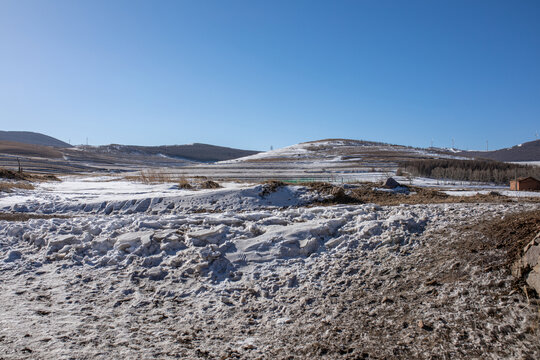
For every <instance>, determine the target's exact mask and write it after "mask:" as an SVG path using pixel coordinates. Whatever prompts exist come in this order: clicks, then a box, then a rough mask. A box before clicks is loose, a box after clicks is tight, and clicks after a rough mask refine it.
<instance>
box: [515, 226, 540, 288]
mask: <svg viewBox="0 0 540 360" xmlns="http://www.w3.org/2000/svg"><path fill="white" fill-rule="evenodd" d="M512 274H513V275H514V276H516V277H518V278H524V279H525V281H526V282H527V285H529V286H530V287H531V288H533V289H534V290H535V291H536V293H537V294H540V233H538V235H536V237H535V238H534V239H533V240H532V241H531V242H530V243H528V244H527V246H525V249H524V251H523V256H522V257H521V259H519V260H518V261H517V262H516V263H515V264H514V265H513V267H512Z"/></svg>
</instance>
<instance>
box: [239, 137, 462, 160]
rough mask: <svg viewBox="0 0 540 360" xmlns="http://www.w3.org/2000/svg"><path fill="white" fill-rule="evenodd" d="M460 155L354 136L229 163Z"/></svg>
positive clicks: (390, 158)
mask: <svg viewBox="0 0 540 360" xmlns="http://www.w3.org/2000/svg"><path fill="white" fill-rule="evenodd" d="M456 157H458V156H456V155H455V154H453V153H449V152H448V151H444V150H443V149H420V148H413V147H408V146H402V145H391V144H385V143H380V142H373V141H364V140H353V139H324V140H317V141H309V142H304V143H300V144H296V145H291V146H287V147H284V148H281V149H276V150H271V151H267V152H262V153H258V154H255V155H251V156H246V157H243V158H239V159H235V160H232V161H228V163H240V162H251V163H265V162H266V163H269V162H317V163H319V164H322V163H326V165H338V164H349V165H351V166H353V165H362V166H383V165H384V166H386V165H388V164H392V166H395V165H396V164H397V163H398V162H400V161H403V160H411V159H440V158H450V159H453V158H456Z"/></svg>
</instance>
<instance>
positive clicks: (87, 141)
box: [86, 137, 88, 146]
mask: <svg viewBox="0 0 540 360" xmlns="http://www.w3.org/2000/svg"><path fill="white" fill-rule="evenodd" d="M86 146H88V137H86Z"/></svg>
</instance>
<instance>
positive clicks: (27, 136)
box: [0, 130, 72, 148]
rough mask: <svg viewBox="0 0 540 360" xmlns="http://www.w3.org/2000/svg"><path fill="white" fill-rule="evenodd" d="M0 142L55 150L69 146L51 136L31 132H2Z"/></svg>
mask: <svg viewBox="0 0 540 360" xmlns="http://www.w3.org/2000/svg"><path fill="white" fill-rule="evenodd" d="M0 141H11V142H18V143H22V144H29V145H41V146H51V147H55V148H70V147H72V146H71V145H70V144H68V143H66V142H63V141H61V140H58V139H56V138H53V137H52V136H48V135H44V134H40V133H36V132H31V131H2V130H0Z"/></svg>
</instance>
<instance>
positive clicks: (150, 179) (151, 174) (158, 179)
mask: <svg viewBox="0 0 540 360" xmlns="http://www.w3.org/2000/svg"><path fill="white" fill-rule="evenodd" d="M124 179H126V180H129V181H139V182H142V183H143V184H162V183H171V182H174V179H173V177H172V176H171V174H168V173H166V172H165V171H163V170H161V169H145V170H141V171H140V172H139V173H138V174H136V175H128V176H124Z"/></svg>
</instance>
